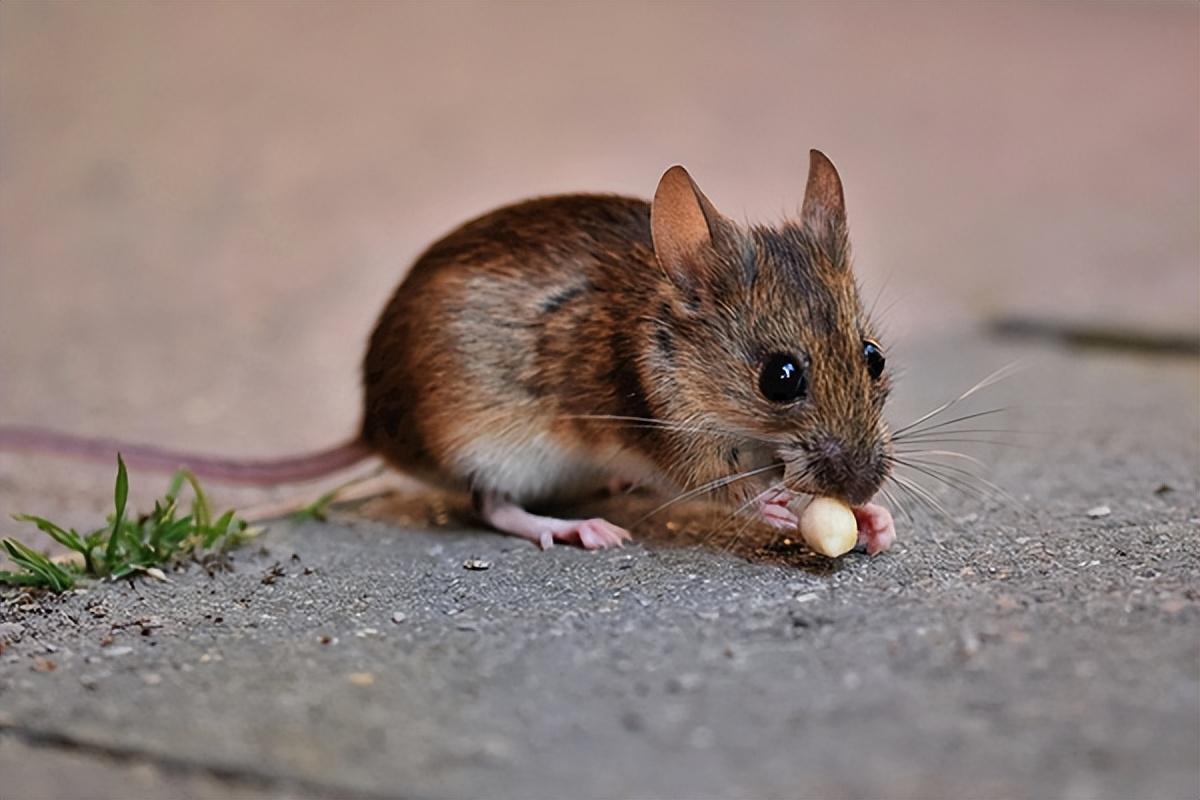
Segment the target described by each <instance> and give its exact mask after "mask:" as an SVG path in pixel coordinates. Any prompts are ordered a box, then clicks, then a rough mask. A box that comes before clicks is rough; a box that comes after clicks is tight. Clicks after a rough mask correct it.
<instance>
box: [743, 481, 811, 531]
mask: <svg viewBox="0 0 1200 800" xmlns="http://www.w3.org/2000/svg"><path fill="white" fill-rule="evenodd" d="M794 499H796V495H794V494H793V493H791V492H789V491H788V490H787V489H768V490H767V491H765V492H763V493H762V494H760V495H759V496H758V497H756V498H755V499H754V501H755V503H757V505H758V518H759V519H760V520H762V521H763V522H765V523H766V524H767V525H770V526H771V527H772V528H778V529H780V530H785V531H794V530H796V528H797V527H798V526H799V524H800V518H799V517H797V516H796V514H795V513H794V512H793V511H792V510H791V508H789V507H788V506H789V505H790V504H791V502H792V500H794Z"/></svg>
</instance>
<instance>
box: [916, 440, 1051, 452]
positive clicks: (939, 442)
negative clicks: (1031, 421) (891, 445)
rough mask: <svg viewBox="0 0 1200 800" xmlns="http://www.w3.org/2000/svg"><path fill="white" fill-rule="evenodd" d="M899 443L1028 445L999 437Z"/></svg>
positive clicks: (1019, 447)
mask: <svg viewBox="0 0 1200 800" xmlns="http://www.w3.org/2000/svg"><path fill="white" fill-rule="evenodd" d="M901 444H911V445H927V444H985V445H989V446H993V445H994V446H996V447H1013V448H1017V449H1020V450H1024V449H1027V448H1028V447H1029V445H1028V444H1022V443H1020V442H1005V441H1001V440H999V439H959V438H936V439H934V438H931V439H915V440H908V439H905V440H904V441H903V442H901ZM896 452H897V453H902V452H906V451H904V450H902V449H900V448H897V449H896Z"/></svg>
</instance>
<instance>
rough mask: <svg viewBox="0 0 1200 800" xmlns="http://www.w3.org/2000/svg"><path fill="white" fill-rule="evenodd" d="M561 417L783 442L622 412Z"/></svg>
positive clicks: (739, 432)
mask: <svg viewBox="0 0 1200 800" xmlns="http://www.w3.org/2000/svg"><path fill="white" fill-rule="evenodd" d="M560 418H561V419H586V420H593V421H598V422H613V423H635V424H629V425H627V426H625V427H630V428H658V429H661V430H668V431H675V432H679V433H698V434H700V433H702V434H707V435H709V436H714V437H723V438H728V439H735V440H736V439H750V440H752V441H756V442H762V443H764V444H773V445H778V444H781V443H782V442H781V441H780V440H778V439H772V438H770V437H766V436H758V435H755V434H753V433H747V432H743V431H731V430H727V429H725V428H716V427H701V426H698V425H689V424H688V423H686V422H675V421H672V420H661V419H653V418H651V417H631V416H623V415H621V414H563V415H560Z"/></svg>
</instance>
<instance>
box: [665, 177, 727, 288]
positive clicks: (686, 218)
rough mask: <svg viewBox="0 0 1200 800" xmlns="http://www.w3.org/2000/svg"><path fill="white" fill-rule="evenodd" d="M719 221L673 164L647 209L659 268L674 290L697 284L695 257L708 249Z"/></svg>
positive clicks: (709, 204) (691, 183)
mask: <svg viewBox="0 0 1200 800" xmlns="http://www.w3.org/2000/svg"><path fill="white" fill-rule="evenodd" d="M720 219H721V214H720V212H718V211H717V209H716V208H714V207H713V204H712V203H710V202H709V201H708V198H707V197H705V196H704V192H701V191H700V187H699V186H697V185H696V182H695V181H693V180H692V176H691V175H688V171H687V170H686V169H684V168H683V167H681V166H679V165H678V164H676V165H675V166H673V167H671V168H670V169H669V170H667V171H666V172H665V173H664V174H663V176H662V178H661V179H660V180H659V182H658V189H657V190H656V191H655V192H654V204H653V205H651V206H650V234H651V236H652V237H653V238H654V253H655V255H656V256H658V263H659V265H661V266H662V268H663V270H664V271H665V272H666V273H667V275H668V276H669V277H670V278H671V280H672V281H674V282H675V284H676V285H677V286H680V287H682V288H687V287H692V286H694V285H695V284H696V283H697V279H698V278H699V274H698V273H699V269H700V263H701V261H700V260H699V259H696V258H695V256H696V254H697V253H698V252H700V251H701V250H702V249H703V248H706V247H712V242H713V235H714V233H716V227H717V225H718V224H719V221H720Z"/></svg>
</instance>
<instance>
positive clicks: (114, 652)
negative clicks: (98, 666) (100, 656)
mask: <svg viewBox="0 0 1200 800" xmlns="http://www.w3.org/2000/svg"><path fill="white" fill-rule="evenodd" d="M104 652H105V653H106V654H107V655H108V656H110V657H112V658H117V657H118V656H127V655H129V654H130V653H132V652H133V648H132V647H123V646H122V647H110V648H108V649H107V650H105V651H104Z"/></svg>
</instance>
